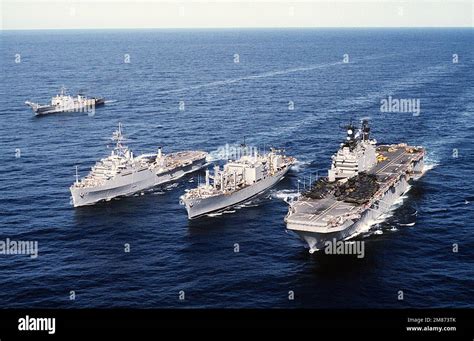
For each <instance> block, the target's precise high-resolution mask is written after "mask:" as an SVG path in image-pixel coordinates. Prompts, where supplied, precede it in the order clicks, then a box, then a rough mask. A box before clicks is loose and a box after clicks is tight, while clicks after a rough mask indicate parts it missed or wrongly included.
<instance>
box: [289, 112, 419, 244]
mask: <svg viewBox="0 0 474 341" xmlns="http://www.w3.org/2000/svg"><path fill="white" fill-rule="evenodd" d="M355 129H356V128H355V127H354V126H353V125H352V124H350V125H349V126H348V127H347V139H346V141H345V143H343V144H341V148H340V149H339V150H338V151H337V153H336V154H334V155H333V157H332V165H331V169H329V171H328V176H327V177H324V178H321V179H319V180H318V181H316V182H315V183H313V184H312V185H311V188H310V190H308V191H307V192H305V193H303V194H302V195H301V196H300V197H299V198H298V199H297V200H296V201H293V202H292V203H290V206H289V210H288V214H287V215H286V217H285V222H286V225H287V229H288V230H291V231H294V232H295V233H297V234H298V235H299V236H300V238H301V239H302V240H303V241H304V242H306V243H307V244H308V246H309V250H310V253H313V252H314V251H317V250H321V249H323V248H324V247H325V244H326V242H327V241H333V240H334V239H335V240H337V241H339V240H345V239H349V238H350V237H352V236H354V235H356V234H358V233H359V232H360V231H361V230H362V229H364V228H366V227H368V226H370V224H371V223H372V222H373V221H374V220H375V219H377V218H378V217H380V216H381V215H382V214H383V213H385V212H387V211H389V209H390V207H391V206H392V205H393V204H394V202H395V201H396V200H397V199H398V198H399V197H400V196H402V195H403V194H404V193H405V192H406V191H407V190H408V189H409V182H410V181H412V180H416V179H418V178H419V177H420V176H422V175H423V158H424V154H425V150H424V148H422V147H413V146H408V145H406V144H404V143H400V144H393V145H377V144H376V141H375V140H371V139H370V138H369V133H370V128H369V125H368V122H367V120H364V121H362V127H361V129H359V130H358V132H356V131H355Z"/></svg>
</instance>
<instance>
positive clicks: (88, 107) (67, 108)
mask: <svg viewBox="0 0 474 341" xmlns="http://www.w3.org/2000/svg"><path fill="white" fill-rule="evenodd" d="M25 104H26V105H27V106H29V107H30V108H31V109H32V110H33V112H34V114H35V116H40V115H47V114H56V113H61V112H91V111H93V110H95V108H96V107H98V106H101V105H104V104H105V99H104V98H95V97H92V98H91V97H87V96H85V95H83V94H78V95H76V96H70V95H68V94H67V93H66V89H65V88H64V87H62V88H61V91H60V93H59V94H57V95H56V96H54V97H52V98H51V104H44V105H43V104H38V103H33V102H30V101H26V102H25Z"/></svg>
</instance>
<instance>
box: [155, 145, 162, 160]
mask: <svg viewBox="0 0 474 341" xmlns="http://www.w3.org/2000/svg"><path fill="white" fill-rule="evenodd" d="M162 156H163V153H162V152H161V147H158V154H156V158H157V159H161V157H162Z"/></svg>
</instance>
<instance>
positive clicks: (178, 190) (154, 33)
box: [0, 29, 474, 308]
mask: <svg viewBox="0 0 474 341" xmlns="http://www.w3.org/2000/svg"><path fill="white" fill-rule="evenodd" d="M473 37H474V31H473V30H472V29H308V30H306V29H295V30H293V29H288V30H263V29H262V30H250V29H248V30H230V29H229V30H194V31H193V30H100V31H75V30H71V31H3V32H2V33H0V39H1V52H0V53H1V74H2V77H1V94H2V95H1V98H0V101H1V102H0V123H1V124H0V158H1V159H0V240H2V241H5V240H6V239H7V238H9V239H10V240H24V241H37V242H38V247H39V255H38V257H37V258H36V259H32V258H30V257H29V256H27V255H5V254H2V255H0V274H1V275H0V288H1V290H0V305H1V306H2V307H3V308H5V307H8V308H46V307H47V308H50V307H56V308H84V307H98V308H109V307H110V308H115V307H130V308H140V307H145V308H176V307H178V308H185V307H201V308H243V307H248V308H254V307H256V308H293V307H294V308H300V307H305V308H346V307H347V308H407V307H416V308H426V307H471V308H472V307H474V280H473V278H474V262H473V260H474V224H473V218H474V214H473V207H474V175H473V166H474V165H473V161H472V160H473V157H474V145H473V140H474V133H473V131H474V61H473V46H474V44H473ZM345 54H347V56H346V57H348V59H349V62H348V63H344V62H343V58H344V55H345ZM125 55H128V57H129V61H130V62H129V63H125V62H124V61H125V58H127V56H125ZM453 55H457V63H456V62H453V61H454V60H453V58H455V57H453ZM18 56H19V57H20V58H19V59H18ZM236 61H238V62H236ZM62 85H64V86H66V87H67V88H68V89H69V90H70V92H71V93H75V92H78V91H83V92H86V94H88V95H91V96H104V97H106V98H107V100H108V102H107V104H106V105H105V106H104V107H102V108H97V109H96V111H95V114H94V115H90V114H88V113H64V114H56V115H49V116H45V117H34V116H33V114H32V112H31V110H29V108H27V107H26V106H25V104H24V102H25V101H26V100H31V101H35V102H47V101H49V100H50V97H51V96H53V95H55V94H56V93H57V92H58V89H59V88H60V87H61V86H62ZM389 96H392V98H399V99H419V100H420V113H419V115H413V113H411V112H381V110H380V105H381V100H382V99H386V98H388V97H389ZM180 102H181V104H184V110H180ZM290 102H291V103H292V104H293V105H294V108H293V110H291V108H290V107H291V105H290ZM181 109H183V106H181ZM361 118H369V120H370V122H371V125H372V134H373V137H374V138H376V139H377V140H378V141H379V142H383V143H394V142H407V143H409V144H414V145H423V146H424V147H426V149H427V156H426V160H425V162H426V164H427V169H428V170H427V172H426V174H425V176H424V177H423V178H422V179H421V180H420V181H418V182H416V183H415V184H414V185H413V186H412V188H411V190H410V192H408V194H407V195H406V196H405V197H404V198H403V201H402V202H401V203H400V204H399V205H398V206H397V207H396V208H395V209H394V210H392V211H391V212H389V213H388V214H387V215H386V217H385V219H384V220H383V221H379V222H378V223H377V224H375V225H374V226H372V228H371V230H370V231H368V232H367V233H364V234H362V235H360V236H359V237H358V239H359V240H363V241H364V242H365V257H364V258H362V259H359V258H357V257H354V256H347V255H346V256H329V255H325V254H313V255H310V254H309V253H308V250H307V249H306V248H305V247H304V245H303V243H302V242H300V241H299V239H298V238H297V236H296V235H294V234H293V233H292V232H288V231H286V230H285V224H284V222H283V218H284V216H285V214H286V212H287V204H286V202H285V200H284V199H285V198H286V197H291V196H292V195H295V194H296V193H297V184H298V180H300V186H304V185H305V184H307V182H308V181H309V176H310V175H311V176H313V178H314V176H315V174H316V173H319V174H323V172H324V169H327V168H328V167H329V165H330V156H331V155H332V154H333V153H334V152H335V151H336V150H337V149H338V147H339V143H340V142H341V141H342V140H343V139H344V136H345V132H344V130H343V129H341V127H342V126H343V125H344V124H347V123H348V122H349V121H350V120H351V119H352V120H353V121H354V122H358V121H359V120H360V119H361ZM119 122H122V124H123V126H124V132H125V134H126V135H127V136H128V141H127V143H128V145H129V146H130V147H131V148H132V149H133V151H134V153H135V155H138V154H140V153H148V152H155V151H156V148H157V147H158V146H159V145H162V146H164V151H165V152H172V151H179V150H184V149H203V150H205V151H208V152H213V153H215V152H216V151H217V150H218V149H219V148H222V147H223V146H225V145H226V144H229V145H238V144H239V143H241V142H242V141H243V139H244V138H245V139H246V143H247V144H249V145H252V146H258V147H259V148H262V149H263V148H268V147H269V146H277V147H284V148H285V149H286V152H287V154H289V155H293V156H295V157H297V158H298V160H299V162H298V164H297V165H296V166H295V167H294V168H293V169H292V170H291V171H290V173H289V174H288V176H287V177H286V178H285V179H284V180H283V181H281V182H280V183H279V184H278V185H277V186H276V187H275V188H273V189H272V190H271V191H270V192H269V193H268V194H266V195H265V196H264V197H262V198H260V199H259V200H256V201H254V202H252V203H251V204H250V205H247V206H246V207H242V208H240V209H236V210H235V212H233V213H231V212H227V213H225V214H222V215H219V216H214V217H206V218H203V219H200V220H196V221H188V219H187V215H186V211H185V209H184V208H183V206H180V205H179V203H178V202H179V196H180V195H182V194H183V192H184V190H185V189H187V188H192V187H194V186H196V185H197V182H198V181H199V178H201V179H202V176H203V172H201V173H196V174H193V175H190V176H186V177H184V178H182V179H181V180H180V181H178V182H177V183H176V184H172V185H168V186H165V187H163V188H159V189H157V190H155V191H154V192H153V193H147V194H145V195H138V196H135V197H129V198H123V199H119V200H112V201H111V202H108V203H102V204H98V205H95V206H90V207H82V208H77V209H74V208H73V207H72V206H71V202H70V193H69V186H70V185H71V184H72V183H73V181H74V179H75V166H76V165H77V166H78V168H79V175H80V176H85V175H86V174H87V172H88V170H89V169H90V167H91V166H92V165H93V164H94V163H95V161H97V160H98V159H100V158H102V157H104V156H106V155H107V154H108V153H109V152H110V149H107V146H108V145H110V144H111V142H110V140H109V137H110V136H111V134H112V132H113V130H115V129H116V127H117V124H118V123H119ZM18 151H19V152H20V153H18ZM125 244H129V245H130V252H128V253H127V252H125V250H124V245H125ZM236 244H238V246H239V252H234V249H235V245H236ZM454 244H457V251H458V252H453V248H455V246H454ZM400 290H401V291H403V300H399V299H398V298H399V291H400ZM71 291H74V293H75V299H74V300H71ZM180 291H182V292H184V294H185V296H184V297H185V299H184V300H180V299H179V293H180ZM290 291H292V292H293V293H294V300H289V292H290Z"/></svg>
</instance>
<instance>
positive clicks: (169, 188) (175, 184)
mask: <svg viewBox="0 0 474 341" xmlns="http://www.w3.org/2000/svg"><path fill="white" fill-rule="evenodd" d="M176 187H178V183H177V182H175V183H172V184H169V185H166V186H165V189H166V190H167V191H170V190H172V189H173V188H176Z"/></svg>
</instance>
